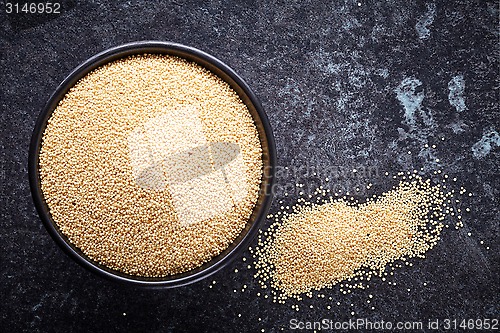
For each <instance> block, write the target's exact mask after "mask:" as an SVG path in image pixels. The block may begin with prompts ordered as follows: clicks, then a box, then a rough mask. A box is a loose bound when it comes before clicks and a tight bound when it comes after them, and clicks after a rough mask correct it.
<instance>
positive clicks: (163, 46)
mask: <svg viewBox="0 0 500 333" xmlns="http://www.w3.org/2000/svg"><path fill="white" fill-rule="evenodd" d="M144 53H159V54H172V53H173V55H176V56H179V57H181V58H184V59H186V60H188V61H194V62H197V63H198V64H200V65H202V66H204V67H205V68H207V64H208V65H210V66H213V67H214V69H217V71H221V73H223V74H225V75H227V77H229V78H230V79H231V80H232V81H233V82H234V83H235V84H236V85H237V88H238V87H239V88H240V89H241V90H242V92H243V93H244V94H245V95H246V98H248V102H250V103H251V104H252V106H253V107H254V108H255V110H256V112H257V114H258V116H259V118H260V122H261V123H262V127H263V129H264V134H265V136H266V138H265V140H264V142H266V143H267V155H268V160H269V165H270V167H269V170H263V176H262V177H263V178H262V182H264V181H265V180H264V177H265V178H266V179H267V182H266V183H265V184H263V183H261V189H260V191H259V199H260V198H261V196H264V198H263V200H262V203H261V204H260V205H259V207H258V210H257V214H256V215H255V219H254V221H253V223H252V224H251V226H250V228H249V230H248V232H247V233H246V235H244V236H243V238H242V239H241V240H240V242H239V243H237V244H236V245H235V246H234V248H232V249H231V250H230V251H229V252H228V253H227V254H226V255H225V256H223V257H222V258H221V259H220V260H217V261H215V262H214V263H213V264H211V265H208V266H207V267H206V268H204V269H202V270H199V271H195V272H194V273H193V274H189V272H190V271H187V272H185V273H186V274H185V273H181V274H184V276H181V277H179V278H175V275H171V276H167V277H165V280H162V279H161V278H155V279H150V278H145V277H140V276H133V275H128V274H123V273H121V272H119V271H117V270H113V269H105V266H104V265H102V266H103V267H99V266H98V263H96V262H92V261H91V259H90V258H88V257H86V256H85V255H84V254H83V253H82V252H81V251H80V252H79V251H78V250H77V248H76V246H74V245H72V244H71V243H70V242H69V241H68V240H66V239H65V236H64V234H63V233H62V232H61V231H60V230H59V228H58V226H57V224H56V223H55V221H54V220H53V219H52V217H51V216H50V213H49V210H48V207H47V204H46V203H45V199H44V196H43V193H42V190H41V185H40V174H39V169H38V164H39V152H40V148H41V143H42V137H43V133H44V130H45V127H46V125H47V121H48V120H49V118H50V116H51V115H52V112H53V111H54V109H55V108H56V106H57V104H58V103H59V102H60V100H61V99H62V98H63V97H64V95H65V94H66V93H67V91H68V90H69V89H70V88H71V87H72V86H73V85H74V84H75V83H76V82H77V81H78V80H79V79H80V78H82V77H84V76H85V75H87V74H88V73H89V72H91V71H92V70H94V69H95V68H97V67H100V66H102V65H103V64H105V63H108V62H112V61H114V60H117V59H120V58H125V57H127V56H129V55H134V54H144ZM178 54H181V55H178ZM184 56H185V57H184ZM209 70H210V71H212V69H210V68H209ZM212 72H213V71H212ZM215 74H216V75H218V76H220V73H215ZM223 79H224V78H223ZM224 81H226V79H224ZM226 82H227V81H226ZM228 84H230V85H231V82H228ZM231 87H232V88H233V89H235V87H234V86H233V85H231ZM238 94H240V93H239V92H238ZM241 97H242V96H241V95H240V98H241ZM245 104H247V102H245ZM252 117H253V118H254V116H253V115H252ZM254 121H255V119H254ZM259 137H261V135H260V134H259ZM262 140H263V139H262V137H261V142H262ZM263 153H264V152H263ZM275 166H276V146H275V141H274V136H273V131H272V128H271V125H270V123H269V120H268V118H267V115H266V114H265V112H264V110H263V108H262V105H261V103H260V101H259V99H258V98H257V96H256V95H255V94H254V92H253V91H252V90H251V89H250V87H249V86H248V84H247V83H246V82H245V81H244V80H243V79H242V78H241V77H240V76H239V75H238V74H236V72H235V71H234V70H233V69H231V68H230V67H229V66H228V65H226V64H225V63H223V62H222V61H220V60H219V59H217V58H216V57H214V56H212V55H210V54H208V53H205V52H203V51H201V50H199V49H197V48H194V47H190V46H186V45H183V44H179V43H173V42H166V41H156V40H145V41H136V42H131V43H126V44H122V45H119V46H115V47H111V48H109V49H107V50H104V51H102V52H100V53H98V54H96V55H94V56H92V57H90V58H88V59H87V60H86V61H84V62H83V63H81V64H80V65H78V66H77V67H76V68H75V69H74V70H73V71H71V72H70V74H68V75H67V76H66V78H65V79H64V80H63V81H62V82H61V83H60V84H59V85H58V87H57V88H56V89H55V91H54V92H53V93H52V94H51V96H50V97H49V99H48V100H47V102H46V103H45V105H44V106H43V108H42V111H41V113H40V114H39V116H38V118H37V120H36V123H35V127H34V130H33V134H32V137H31V142H30V147H29V156H28V175H29V182H30V189H31V194H32V198H33V202H34V204H35V207H36V210H37V212H38V215H39V216H40V218H41V220H42V223H43V225H44V226H45V228H46V229H47V231H48V233H49V234H50V236H51V237H52V239H53V240H54V241H55V242H56V243H57V244H58V245H59V247H60V248H61V249H62V250H63V251H64V252H65V253H66V254H67V255H68V256H69V257H71V258H72V259H73V260H75V261H76V262H77V263H78V264H80V265H81V266H83V267H85V268H86V269H88V270H90V271H92V272H93V273H96V274H97V275H99V276H101V277H104V278H106V279H108V280H113V281H118V282H121V283H125V284H128V285H134V286H140V287H150V288H172V287H180V286H184V285H187V284H191V283H194V282H197V281H199V280H202V279H204V278H206V277H208V276H210V275H212V274H214V273H215V272H217V271H218V270H220V269H222V268H223V267H225V266H227V265H228V264H229V263H231V262H232V261H233V260H234V259H235V258H236V257H237V256H238V255H239V254H240V253H242V252H243V250H244V249H246V248H247V246H248V245H249V243H250V242H251V241H252V240H253V239H254V238H255V236H256V234H257V232H258V230H259V227H260V225H261V223H262V221H263V220H264V218H265V217H266V215H267V212H268V210H269V207H270V205H271V202H272V199H273V189H274V183H275ZM264 167H265V166H264ZM263 186H264V188H263ZM262 192H263V193H262ZM256 209H257V208H256V207H254V211H253V213H252V214H255V210H256ZM242 232H243V231H242ZM233 244H234V243H233ZM216 257H217V256H216ZM211 260H213V258H212V259H211ZM209 262H210V261H209Z"/></svg>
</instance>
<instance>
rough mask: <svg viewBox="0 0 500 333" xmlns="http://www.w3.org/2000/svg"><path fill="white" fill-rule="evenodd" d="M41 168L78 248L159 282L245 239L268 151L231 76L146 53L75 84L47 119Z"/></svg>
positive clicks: (58, 216) (46, 191)
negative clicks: (229, 81)
mask: <svg viewBox="0 0 500 333" xmlns="http://www.w3.org/2000/svg"><path fill="white" fill-rule="evenodd" d="M39 170H40V177H41V187H42V191H43V195H44V198H45V200H46V202H47V204H48V207H49V209H50V214H51V215H52V218H53V219H54V221H55V222H56V223H57V225H58V226H59V228H60V230H61V231H62V232H63V233H64V234H65V235H66V236H67V237H68V238H69V240H70V242H71V243H73V244H74V245H75V246H76V247H78V248H79V249H81V250H82V251H83V252H84V253H85V254H86V255H87V256H89V257H90V258H92V259H93V260H95V261H97V262H99V263H101V264H103V265H105V266H108V267H110V268H112V269H115V270H119V271H122V272H125V273H128V274H132V275H139V276H155V277H160V276H168V275H173V274H177V273H181V272H185V271H188V270H190V269H193V268H195V267H198V266H200V265H202V264H203V263H205V262H207V261H209V260H210V259H211V258H212V257H214V256H216V255H218V254H219V253H220V252H221V251H223V250H224V249H226V248H227V247H228V246H229V245H230V244H231V243H232V242H233V241H234V240H235V238H236V237H237V236H238V235H239V234H240V232H241V231H242V230H243V228H244V227H245V225H246V223H247V221H248V218H249V216H250V215H251V212H252V210H253V207H254V205H255V202H256V200H257V197H258V191H259V187H260V181H261V176H262V151H261V146H260V141H259V137H258V133H257V129H256V126H255V124H254V122H253V119H252V117H251V115H250V113H249V111H248V109H247V107H246V106H245V104H244V103H243V102H242V101H241V100H240V99H239V97H238V95H237V94H236V92H235V91H234V90H232V89H231V88H230V86H229V85H228V84H227V83H226V82H224V81H223V80H222V79H220V78H219V77H217V76H216V75H214V74H213V73H211V72H210V71H208V70H206V69H205V68H203V67H201V66H199V65H197V64H195V63H192V62H189V61H186V60H184V59H180V58H177V57H173V56H167V55H150V54H144V55H137V56H131V57H128V58H124V59H120V60H117V61H114V62H111V63H108V64H106V65H104V66H102V67H100V68H98V69H96V70H94V71H92V72H90V73H89V74H88V75H86V76H85V77H84V78H82V79H81V80H80V81H79V82H77V83H76V84H75V85H74V86H73V87H72V88H71V90H70V91H69V92H68V93H67V94H66V95H65V97H64V98H63V99H62V100H61V102H60V103H59V105H58V106H57V108H56V109H55V111H54V112H53V114H52V116H51V117H50V119H49V121H48V125H47V128H46V129H45V132H44V134H43V140H42V148H41V152H40V162H39Z"/></svg>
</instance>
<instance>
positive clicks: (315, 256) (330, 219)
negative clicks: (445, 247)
mask: <svg viewBox="0 0 500 333" xmlns="http://www.w3.org/2000/svg"><path fill="white" fill-rule="evenodd" d="M464 191H465V190H464ZM318 192H319V195H320V196H325V195H326V191H325V190H318ZM453 192H454V191H450V190H446V186H442V185H439V184H438V185H432V184H431V182H430V180H425V181H424V180H423V179H422V178H421V177H420V176H418V175H411V176H409V179H407V180H404V181H401V182H400V183H399V185H398V186H396V187H395V188H394V189H392V190H391V191H389V192H387V193H384V194H383V195H381V196H379V197H372V198H370V199H369V200H368V201H367V202H365V203H362V204H356V203H355V202H354V203H353V201H350V200H348V198H346V197H345V198H333V197H329V198H328V199H325V200H324V201H323V202H321V203H311V202H308V201H306V200H305V199H301V200H299V202H298V204H297V205H296V206H295V207H293V210H292V211H291V212H284V213H283V214H277V217H276V220H275V221H276V222H275V223H274V224H273V225H272V226H271V227H270V229H269V230H268V231H267V232H265V233H264V234H263V235H264V237H261V238H260V240H259V245H258V247H257V248H256V249H254V250H253V255H254V257H255V259H256V262H255V266H256V269H257V273H256V275H255V277H256V278H258V280H259V282H260V284H261V286H262V287H263V288H267V287H271V290H272V293H273V294H274V295H275V296H274V299H275V301H278V302H280V303H281V302H284V300H285V299H287V298H290V297H294V298H297V299H299V300H300V299H301V296H300V295H301V294H306V295H307V294H308V295H309V296H312V294H311V292H312V291H314V290H320V289H322V288H329V287H333V286H335V285H336V284H338V283H339V282H343V283H344V284H345V285H346V286H347V287H349V288H351V287H353V288H354V287H361V288H363V283H364V282H367V281H368V280H370V278H371V277H372V276H381V277H383V276H385V275H387V273H386V272H385V270H386V268H388V266H390V265H392V264H393V263H394V262H395V261H397V260H401V261H407V260H408V259H409V258H412V257H425V253H426V252H427V251H429V250H430V249H431V248H432V247H433V246H434V245H436V243H437V242H438V241H439V239H440V233H441V230H442V228H443V227H444V224H443V221H444V220H445V218H446V217H447V216H448V215H455V213H454V211H453V208H452V204H453V203H454V201H452V200H451V198H452V196H453ZM461 193H462V191H461ZM459 211H460V210H459ZM457 218H458V220H459V222H458V223H457V225H456V227H457V228H458V227H460V226H462V222H461V221H460V220H461V216H457ZM383 280H385V278H383ZM341 287H342V286H341ZM344 293H345V291H344Z"/></svg>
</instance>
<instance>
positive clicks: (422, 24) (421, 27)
mask: <svg viewBox="0 0 500 333" xmlns="http://www.w3.org/2000/svg"><path fill="white" fill-rule="evenodd" d="M426 7H427V11H426V12H425V13H424V15H422V16H421V17H420V19H419V20H418V21H417V23H416V24H415V30H416V31H417V34H418V37H419V38H420V39H427V38H429V37H430V35H431V31H430V29H429V26H430V25H431V24H432V22H434V18H435V17H436V5H435V4H434V3H430V4H427V5H426Z"/></svg>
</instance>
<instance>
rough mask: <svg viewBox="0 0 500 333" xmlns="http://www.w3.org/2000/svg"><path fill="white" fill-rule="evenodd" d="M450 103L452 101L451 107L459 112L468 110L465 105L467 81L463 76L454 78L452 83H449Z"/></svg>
mask: <svg viewBox="0 0 500 333" xmlns="http://www.w3.org/2000/svg"><path fill="white" fill-rule="evenodd" d="M448 90H449V91H450V92H449V93H448V101H450V104H451V106H453V107H454V108H455V109H456V110H457V112H462V111H465V110H467V106H466V105H465V97H464V92H465V80H464V76H463V75H457V76H454V77H453V78H452V79H451V80H450V82H448Z"/></svg>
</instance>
